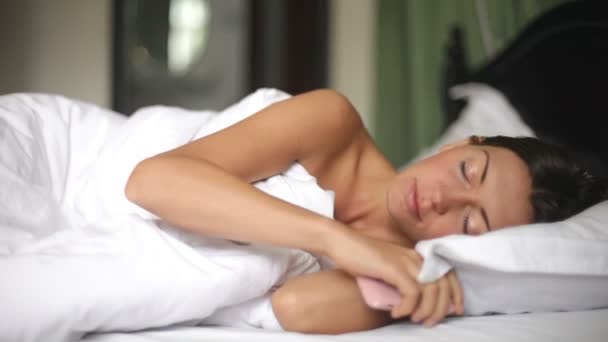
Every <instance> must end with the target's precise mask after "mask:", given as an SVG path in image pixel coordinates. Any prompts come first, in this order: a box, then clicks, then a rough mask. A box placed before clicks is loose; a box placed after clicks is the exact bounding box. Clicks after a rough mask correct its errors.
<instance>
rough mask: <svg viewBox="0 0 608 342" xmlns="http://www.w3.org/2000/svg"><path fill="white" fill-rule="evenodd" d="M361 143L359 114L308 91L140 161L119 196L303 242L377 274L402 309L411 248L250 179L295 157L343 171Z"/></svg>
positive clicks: (411, 276)
mask: <svg viewBox="0 0 608 342" xmlns="http://www.w3.org/2000/svg"><path fill="white" fill-rule="evenodd" d="M369 144H371V141H370V140H369V136H368V135H367V133H366V131H365V129H364V128H363V125H362V123H361V119H360V117H359V116H358V114H357V113H356V111H355V110H354V108H353V107H352V106H351V105H350V103H349V102H348V101H347V100H346V99H345V98H344V97H343V96H341V95H340V94H338V93H336V92H334V91H329V90H320V91H313V92H309V93H305V94H302V95H298V96H295V97H292V98H290V99H288V100H285V101H282V102H279V103H276V104H274V105H272V106H270V107H268V108H266V109H264V110H262V111H260V112H258V113H257V114H255V115H253V116H251V117H249V118H247V119H245V120H243V121H241V122H239V123H237V124H235V125H233V126H231V127H228V128H226V129H224V130H222V131H220V132H217V133H215V134H212V135H210V136H207V137H204V138H201V139H198V140H195V141H193V142H191V143H188V144H186V145H183V146H181V147H178V148H176V149H174V150H171V151H168V152H165V153H162V154H159V155H157V156H154V157H151V158H148V159H146V160H144V161H142V162H140V163H139V164H138V165H137V166H136V167H135V169H134V171H133V172H132V174H131V176H130V178H129V180H128V182H127V185H126V188H125V194H126V196H127V198H128V199H129V200H130V201H132V202H134V203H135V204H137V205H139V206H141V207H143V208H145V209H147V210H149V211H150V212H152V213H154V214H156V215H158V216H159V217H161V218H162V219H163V220H165V221H167V222H168V223H170V224H172V225H174V226H176V227H180V228H182V229H184V230H188V231H191V232H194V233H200V234H205V235H209V236H214V237H219V238H224V239H230V240H236V241H247V242H255V243H266V244H272V245H279V246H284V247H291V248H298V249H303V250H306V251H309V252H313V253H316V254H320V255H327V256H329V257H330V258H331V259H332V260H333V261H334V262H335V263H336V265H338V266H339V267H340V268H342V269H344V270H346V271H348V272H349V273H350V274H353V275H365V276H369V277H374V278H378V279H382V280H384V281H386V282H387V283H389V284H393V285H395V286H396V287H398V288H399V291H400V293H401V294H402V295H403V300H402V304H400V306H399V307H397V308H394V309H393V311H392V314H393V316H394V317H403V316H406V315H408V314H409V313H411V311H412V310H413V309H414V307H415V305H416V303H417V302H418V298H419V296H420V290H421V289H420V286H419V285H418V284H417V283H416V281H415V278H416V276H417V274H418V268H419V265H418V264H417V262H416V261H415V256H414V255H413V254H415V253H413V252H412V251H411V250H408V249H405V248H402V247H401V246H397V245H392V244H389V243H386V242H382V241H377V240H374V239H372V238H369V237H366V236H363V235H361V234H358V233H355V232H353V231H352V230H351V229H350V228H349V227H347V226H346V225H344V224H342V223H340V222H338V221H335V220H331V219H328V218H325V217H322V216H320V215H318V214H316V213H313V212H311V211H308V210H306V209H303V208H300V207H297V206H294V205H292V204H290V203H287V202H285V201H282V200H280V199H277V198H274V197H272V196H270V195H267V194H265V193H263V192H261V191H259V190H257V189H256V188H255V187H253V186H252V185H251V184H250V183H251V182H254V181H257V180H260V179H264V178H266V177H269V176H272V175H274V174H277V173H280V172H282V171H284V170H285V169H287V168H288V167H289V166H290V165H291V164H292V163H293V162H294V161H298V162H300V163H302V164H303V165H304V166H305V167H306V168H307V169H308V171H310V172H312V173H313V174H314V175H316V176H317V177H319V176H322V175H329V174H331V175H334V176H336V177H342V178H345V177H348V176H349V173H351V172H356V170H354V165H356V164H358V162H359V160H358V158H359V157H360V156H361V155H362V153H363V152H362V151H363V150H365V148H368V147H369V146H370V145H369ZM351 163H352V164H351Z"/></svg>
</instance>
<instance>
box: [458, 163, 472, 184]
mask: <svg viewBox="0 0 608 342" xmlns="http://www.w3.org/2000/svg"><path fill="white" fill-rule="evenodd" d="M460 173H461V174H462V177H464V179H465V180H466V181H467V183H470V182H471V181H470V180H469V176H467V164H466V161H464V160H463V161H461V162H460Z"/></svg>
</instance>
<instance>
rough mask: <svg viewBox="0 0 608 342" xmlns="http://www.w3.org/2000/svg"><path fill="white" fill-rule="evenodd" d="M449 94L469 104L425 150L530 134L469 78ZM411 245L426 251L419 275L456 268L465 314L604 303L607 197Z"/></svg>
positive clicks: (499, 99) (607, 297)
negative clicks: (579, 207) (565, 214)
mask: <svg viewBox="0 0 608 342" xmlns="http://www.w3.org/2000/svg"><path fill="white" fill-rule="evenodd" d="M453 94H454V95H455V96H457V97H465V98H466V99H467V101H468V105H467V107H466V108H465V110H464V112H463V113H462V114H463V115H462V117H460V118H459V119H458V120H457V121H455V122H454V123H453V124H452V125H451V126H450V127H449V128H448V130H447V131H446V133H445V134H444V136H442V137H441V139H440V140H439V142H438V143H437V144H435V145H433V147H432V148H430V149H429V151H425V152H424V154H428V153H434V152H435V151H436V150H437V149H438V148H439V147H440V146H442V145H443V144H445V143H449V142H453V141H456V140H460V139H463V138H466V137H468V136H470V135H472V134H477V135H499V134H501V135H507V136H521V135H523V136H533V133H532V131H531V130H530V128H529V127H527V126H526V125H525V124H524V123H523V121H522V120H521V119H520V118H519V116H518V114H517V113H516V111H515V110H514V109H513V108H512V107H511V105H510V104H509V103H508V101H507V100H506V99H505V98H504V97H503V96H502V95H501V94H500V93H499V92H497V91H496V90H494V89H492V88H490V87H488V86H485V85H481V84H468V85H462V86H458V87H455V88H454V89H453ZM421 157H423V156H421ZM416 250H417V251H418V252H419V253H420V254H422V256H423V257H424V264H423V267H422V271H421V273H420V275H419V280H420V281H422V282H428V281H433V280H435V279H437V278H438V277H440V276H441V275H443V274H445V273H446V272H447V271H448V270H450V269H452V268H454V269H455V270H456V272H457V274H458V277H459V279H460V281H461V283H462V285H463V289H464V298H465V305H464V308H465V313H466V314H470V315H481V314H486V313H491V312H495V313H519V312H541V311H560V310H582V309H592V308H599V307H608V202H603V203H600V204H597V205H596V206H594V207H592V208H590V209H588V210H586V211H585V212H583V213H581V214H579V215H577V216H575V217H572V218H570V219H568V220H565V221H562V222H557V223H548V224H532V225H524V226H520V227H517V228H510V229H505V230H499V231H496V232H491V233H487V234H484V235H482V236H476V237H473V236H464V235H453V236H447V237H443V238H438V239H434V240H429V241H422V242H419V243H418V244H417V245H416Z"/></svg>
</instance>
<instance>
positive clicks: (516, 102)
mask: <svg viewBox="0 0 608 342" xmlns="http://www.w3.org/2000/svg"><path fill="white" fill-rule="evenodd" d="M606 7H607V6H606V5H605V4H602V3H600V2H580V1H579V2H575V3H569V4H565V5H563V6H560V7H558V8H556V9H555V10H553V11H550V12H548V13H547V14H546V15H544V16H543V17H542V18H540V19H539V20H537V21H535V22H534V23H532V25H531V26H529V28H528V29H526V30H525V31H523V32H522V34H521V35H520V36H519V37H518V38H517V39H516V40H515V41H514V42H513V43H512V44H511V45H510V47H509V48H508V49H506V50H505V51H504V52H503V53H501V54H500V55H498V56H497V57H496V58H494V59H493V60H492V61H490V62H489V63H487V64H486V65H485V66H484V67H483V68H481V69H480V70H473V71H470V70H469V68H468V67H467V65H466V61H465V59H464V58H463V56H464V52H463V50H462V44H459V42H460V43H461V42H462V39H466V38H465V37H463V36H462V33H460V32H459V31H458V30H455V31H454V32H453V35H452V38H453V40H452V44H451V46H450V47H449V50H448V55H449V63H448V65H447V69H446V72H445V75H446V77H445V84H444V89H443V90H444V93H445V107H446V115H447V116H446V118H447V123H448V127H447V129H446V132H445V134H444V135H443V136H442V137H441V138H440V139H439V140H438V142H437V143H436V144H435V146H433V147H431V148H430V149H429V150H428V151H426V152H425V153H429V152H431V150H432V149H434V148H436V147H437V146H438V145H440V144H442V143H445V142H448V141H451V140H454V139H458V138H460V137H464V136H467V135H469V134H472V133H478V134H479V133H481V134H491V133H493V132H495V131H496V130H497V129H499V130H501V132H504V134H512V135H521V134H524V135H526V134H527V135H538V136H541V137H543V138H545V139H550V140H554V141H557V142H561V143H563V144H567V145H569V146H571V147H572V148H573V149H574V150H575V151H576V152H577V154H578V155H579V157H580V158H581V160H582V161H583V162H584V163H585V164H586V165H588V166H589V167H590V168H592V169H593V170H594V171H595V172H596V173H600V174H604V175H605V174H607V173H606V170H608V167H607V165H608V158H607V155H606V152H605V151H604V149H603V147H604V146H608V145H607V144H606V143H607V141H606V138H605V136H604V135H603V134H602V129H603V128H604V127H606V125H605V123H606V122H605V113H603V111H604V110H603V108H604V107H603V106H602V102H601V101H602V100H603V97H604V93H605V87H603V88H602V85H603V82H604V80H606V79H608V65H607V64H608V63H606V62H605V61H607V60H608V51H607V50H608V49H607V48H608V17H607V14H608V10H607V8H606ZM573 50H574V51H576V52H577V53H574V54H573V53H572V51H573ZM549 61H550V62H549ZM456 85H458V86H457V87H454V86H456ZM572 113H576V120H572V116H573V114H572ZM184 115H186V116H185V118H188V116H187V115H188V113H184ZM116 120H118V119H116ZM574 121H575V122H574ZM499 133H500V132H499ZM122 147H123V146H118V148H122ZM112 156H114V155H112ZM103 186H104V184H101V187H103ZM607 213H608V208H606V206H604V207H599V208H596V210H595V212H594V214H596V216H597V214H600V215H606V214H607ZM594 217H595V216H594ZM587 218H588V217H587ZM596 221H597V220H596ZM599 222H600V225H601V226H602V227H603V223H604V222H608V219H603V220H600V221H599ZM596 223H597V222H596ZM541 228H546V227H541ZM565 228H568V227H565ZM603 228H605V227H603ZM603 230H606V229H603ZM539 232H540V233H544V232H545V231H544V230H542V229H541V230H539ZM604 234H605V235H604V236H603V238H605V240H602V241H604V243H605V241H608V238H606V235H608V234H607V233H604ZM600 240H601V239H600ZM520 241H521V240H514V243H520ZM456 242H457V243H458V241H456ZM604 243H602V244H599V243H598V244H596V245H595V246H594V248H595V249H596V250H601V249H602V248H603V249H604V250H605V244H604ZM427 246H430V247H433V245H427ZM490 246H492V245H490ZM447 247H449V246H447ZM589 249H590V250H591V249H593V248H589ZM557 254H559V253H557ZM598 255H602V256H604V255H605V254H599V253H598ZM558 256H559V255H558ZM558 256H556V257H558ZM558 260H561V259H558ZM439 261H441V260H439ZM500 261H501V260H498V262H500ZM575 261H576V260H575ZM601 261H602V262H601V263H599V264H600V265H599V266H598V267H601V268H602V270H604V271H606V272H607V273H608V267H607V264H608V258H604V259H603V260H601ZM565 262H566V263H567V260H565ZM569 266H570V267H571V268H572V269H578V268H579V266H580V265H578V264H577V263H576V262H571V263H570V265H569ZM463 269H465V268H463ZM469 270H470V268H469ZM473 273H474V272H473ZM523 273H524V274H523V275H522V277H520V278H513V279H511V280H509V281H511V283H509V282H507V281H505V283H506V284H507V285H506V287H504V288H501V289H499V290H500V291H509V290H510V289H514V288H517V287H518V282H519V281H522V280H525V281H528V278H526V274H525V272H523ZM606 276H608V274H606ZM606 276H603V277H599V276H595V275H594V274H593V273H592V272H591V273H588V274H583V275H581V277H580V279H581V280H583V279H584V280H585V281H587V282H588V283H589V286H588V287H584V286H583V287H581V290H580V291H578V292H582V293H578V294H577V293H573V292H568V291H571V289H572V286H569V287H568V286H567V285H568V284H567V283H568V281H573V280H574V281H576V280H577V279H576V278H577V277H574V278H573V277H569V278H560V277H554V278H545V279H544V281H543V279H541V281H540V282H538V281H537V280H538V279H535V281H536V282H534V281H532V282H529V283H528V285H530V286H529V287H530V288H532V289H533V290H532V291H536V292H537V293H538V296H539V297H542V296H543V295H547V294H546V293H542V292H543V288H544V286H545V285H546V284H547V282H551V284H552V285H555V286H556V287H559V286H558V285H560V284H561V283H562V282H561V280H564V282H563V284H565V285H564V286H566V287H567V288H566V290H564V291H562V292H555V293H557V294H558V295H559V296H560V297H561V298H554V299H553V300H554V301H555V302H559V305H564V303H565V304H572V303H576V302H579V300H581V301H582V302H584V305H582V306H581V307H580V308H577V307H575V306H567V305H566V306H559V305H557V306H555V305H554V306H547V307H546V310H542V309H539V310H528V311H536V312H534V313H526V307H525V304H526V303H525V302H526V298H527V297H526V296H525V295H522V294H526V292H521V293H519V296H516V297H509V295H508V293H507V292H505V295H504V296H502V297H503V298H498V297H500V296H494V298H495V300H497V299H501V300H504V301H506V302H514V303H516V304H518V305H519V306H518V307H515V308H514V309H513V310H512V313H513V314H509V315H501V314H487V315H480V316H467V317H462V318H460V317H458V318H448V319H446V320H445V321H444V322H442V323H441V324H439V325H438V326H436V327H435V328H432V329H426V328H423V327H421V326H419V325H414V324H408V323H405V322H403V323H395V324H392V325H389V326H386V327H383V328H380V329H375V330H371V331H365V332H358V333H349V334H342V335H304V334H297V333H288V332H281V331H271V330H262V329H251V328H236V327H222V326H187V325H183V326H179V325H177V326H175V325H174V326H168V327H165V328H158V329H148V330H141V331H136V332H132V331H130V332H124V333H123V332H115V333H104V334H89V335H86V336H85V337H84V338H83V341H97V342H116V341H121V342H130V341H133V342H154V341H193V342H194V341H242V340H263V341H374V340H385V341H452V340H467V341H487V340H494V341H572V340H575V339H583V340H585V341H605V340H606V336H608V326H607V325H606V324H605V322H608V298H607V297H608V290H606V289H608V281H607V280H608V277H606ZM486 280H487V279H486ZM496 280H497V281H498V282H502V280H504V279H503V278H500V277H496ZM558 283H559V284H558ZM0 285H1V284H0ZM570 285H571V284H570ZM485 286H486V288H488V289H489V291H492V290H493V289H495V288H497V287H499V285H498V284H496V283H492V282H490V281H487V282H486V284H485ZM535 286H536V287H535ZM521 287H526V286H525V285H524V286H521ZM0 288H1V286H0ZM593 291H595V292H593ZM546 292H548V293H549V294H551V295H555V293H550V292H551V291H546ZM490 293H491V292H490ZM565 294H567V296H566V295H565ZM75 295H76V294H75ZM577 296H579V297H577ZM565 297H569V298H565ZM570 297H571V298H570ZM480 300H481V302H483V298H477V302H480ZM585 300H586V301H587V302H585ZM594 300H596V301H597V303H599V304H598V305H594V303H593V301H594ZM482 304H483V303H482ZM465 306H466V303H465ZM522 308H523V309H522ZM560 308H562V309H561V310H560ZM564 308H567V309H568V310H567V311H566V312H563V311H564V310H565V309H564ZM484 311H487V308H480V309H479V312H484Z"/></svg>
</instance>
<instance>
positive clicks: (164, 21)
mask: <svg viewBox="0 0 608 342" xmlns="http://www.w3.org/2000/svg"><path fill="white" fill-rule="evenodd" d="M562 2H564V0H95V1H92V0H91V1H82V0H53V1H48V0H8V1H3V6H2V11H1V12H0V43H2V49H0V75H2V76H1V77H0V93H2V94H5V93H12V92H44V93H55V94H62V95H65V96H69V97H73V98H77V99H80V100H84V101H88V102H92V103H95V104H98V105H101V106H104V107H108V108H112V109H114V110H116V111H118V112H121V113H124V114H126V115H129V114H130V113H132V112H133V111H134V110H135V109H137V108H139V107H142V106H146V105H151V104H165V105H177V106H183V107H187V108H193V109H217V110H219V109H222V108H224V107H226V106H228V105H229V104H231V103H234V102H235V101H237V100H238V99H240V98H241V97H243V96H244V95H246V94H248V93H250V92H251V91H253V90H255V89H257V88H260V87H275V88H280V89H282V90H285V91H287V92H290V93H292V94H297V93H301V92H304V91H307V90H311V89H315V88H321V87H329V88H334V89H337V90H339V91H341V92H342V93H344V94H345V95H346V96H348V97H349V98H350V99H351V101H352V103H353V104H354V105H355V107H356V108H357V110H358V111H359V113H360V114H361V116H362V117H363V120H364V122H365V124H366V126H367V128H368V129H369V130H370V132H371V133H372V135H373V136H374V138H375V140H376V141H377V142H378V144H379V146H380V148H381V149H382V150H383V151H384V152H385V153H386V154H387V155H388V157H389V159H390V160H391V161H392V162H393V163H394V164H395V165H401V164H402V163H403V162H405V161H406V160H408V159H409V158H411V157H412V156H413V155H414V154H415V153H417V151H419V150H420V149H422V148H424V147H426V146H428V145H429V144H431V143H432V142H433V141H434V140H435V139H436V138H437V137H438V135H439V134H440V133H441V131H442V129H443V128H444V124H443V122H442V118H443V115H442V112H441V111H442V107H441V98H440V96H441V95H440V84H441V79H442V77H443V74H442V70H443V68H444V63H445V59H446V54H447V47H446V44H447V40H448V37H449V33H450V31H451V30H452V29H453V28H454V27H459V28H460V29H461V30H462V32H463V33H464V40H465V41H464V43H465V46H466V50H465V51H466V56H464V57H465V58H466V60H467V63H468V65H469V66H471V67H473V68H475V67H477V66H480V65H482V64H483V63H484V61H485V60H487V59H488V58H490V57H492V56H493V55H494V54H496V52H497V51H500V49H501V48H502V47H503V46H505V44H507V43H508V42H509V40H510V39H511V38H513V36H514V35H515V34H516V33H517V32H518V31H519V30H520V29H522V28H523V26H525V25H526V23H528V22H529V21H530V20H531V19H533V18H535V17H536V16H538V15H539V14H540V13H543V12H544V11H546V10H547V9H550V8H552V7H554V6H556V5H557V4H559V3H562Z"/></svg>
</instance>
